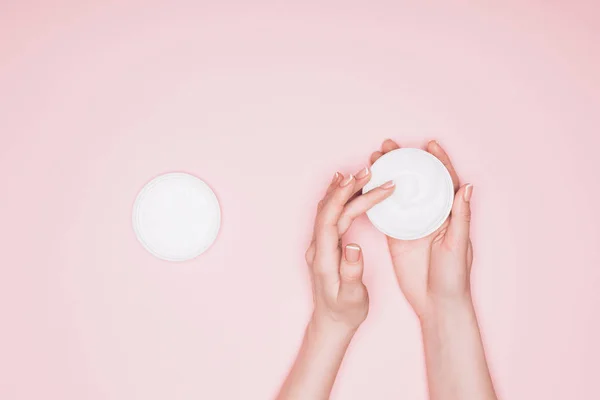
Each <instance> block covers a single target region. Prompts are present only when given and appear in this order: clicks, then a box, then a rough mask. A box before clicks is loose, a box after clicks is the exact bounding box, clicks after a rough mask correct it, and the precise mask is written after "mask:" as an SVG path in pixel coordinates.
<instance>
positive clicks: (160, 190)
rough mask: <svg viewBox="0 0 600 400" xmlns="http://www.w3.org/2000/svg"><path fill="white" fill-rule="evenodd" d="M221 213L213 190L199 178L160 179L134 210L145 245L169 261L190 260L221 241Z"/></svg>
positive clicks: (180, 175) (147, 188) (175, 175)
mask: <svg viewBox="0 0 600 400" xmlns="http://www.w3.org/2000/svg"><path fill="white" fill-rule="evenodd" d="M220 225H221V209H220V207H219V201H218V200H217V196H215V194H214V192H213V191H212V190H211V188H210V187H209V186H208V185H207V184H206V183H204V182H203V181H201V180H200V179H198V178H196V177H195V176H192V175H189V174H186V173H181V172H176V173H168V174H164V175H160V176H158V177H156V178H154V179H153V180H151V181H150V182H148V184H146V186H144V188H143V189H142V190H141V191H140V193H139V194H138V196H137V199H136V200H135V204H134V206H133V229H134V231H135V234H136V236H137V238H138V240H139V241H140V243H142V245H143V246H144V247H145V248H146V250H148V251H149V252H150V253H152V254H153V255H154V256H156V257H158V258H161V259H163V260H167V261H185V260H190V259H192V258H194V257H196V256H198V255H200V254H202V253H203V252H204V251H206V249H208V248H209V247H210V245H211V244H212V243H213V242H214V241H215V239H216V238H217V234H218V233H219V227H220Z"/></svg>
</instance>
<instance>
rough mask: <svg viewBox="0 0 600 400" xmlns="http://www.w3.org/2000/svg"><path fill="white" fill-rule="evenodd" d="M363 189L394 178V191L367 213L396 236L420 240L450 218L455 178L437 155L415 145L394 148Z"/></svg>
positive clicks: (378, 162)
mask: <svg viewBox="0 0 600 400" xmlns="http://www.w3.org/2000/svg"><path fill="white" fill-rule="evenodd" d="M372 173H373V177H372V178H371V181H370V182H369V183H368V184H367V185H366V186H365V187H364V189H363V192H364V193H366V192H368V191H369V190H371V189H373V188H375V187H377V186H379V185H381V184H383V183H385V182H387V181H390V180H393V181H394V182H395V184H396V189H395V190H394V194H393V195H392V196H391V197H389V198H388V199H386V200H384V201H383V202H381V203H379V204H378V205H376V206H375V207H373V208H372V209H371V210H369V211H368V212H367V215H368V216H369V219H370V220H371V222H372V223H373V225H375V227H377V229H379V230H380V231H382V232H383V233H385V234H386V235H388V236H392V237H394V238H396V239H403V240H412V239H419V238H421V237H424V236H427V235H429V234H430V233H432V232H434V231H435V230H436V229H437V228H439V227H440V225H441V224H442V223H443V222H444V221H445V220H446V218H447V217H448V214H450V209H451V208H452V201H453V198H454V188H453V185H452V178H451V177H450V174H449V173H448V171H447V170H446V167H444V165H443V164H442V163H441V162H440V161H439V160H438V159H437V158H435V157H434V156H433V155H431V154H429V153H428V152H426V151H423V150H420V149H414V148H403V149H398V150H394V151H392V152H389V153H387V154H385V155H384V156H382V157H381V158H380V159H379V160H377V161H376V162H375V164H373V167H372Z"/></svg>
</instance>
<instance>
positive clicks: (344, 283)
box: [339, 243, 365, 300]
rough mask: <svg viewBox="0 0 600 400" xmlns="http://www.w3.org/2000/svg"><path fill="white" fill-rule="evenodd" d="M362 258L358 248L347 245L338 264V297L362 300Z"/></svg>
mask: <svg viewBox="0 0 600 400" xmlns="http://www.w3.org/2000/svg"><path fill="white" fill-rule="evenodd" d="M362 276H363V257H362V250H361V249H360V246H359V245H357V244H354V243H351V244H347V245H346V247H345V248H344V256H343V257H342V260H341V262H340V292H339V296H340V297H344V298H347V299H350V300H351V299H353V298H354V299H356V300H358V299H359V298H362V296H363V294H364V293H363V291H364V290H365V286H364V285H363V283H362Z"/></svg>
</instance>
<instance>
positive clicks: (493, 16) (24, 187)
mask: <svg viewBox="0 0 600 400" xmlns="http://www.w3.org/2000/svg"><path fill="white" fill-rule="evenodd" d="M84 3H85V4H84ZM214 3H219V5H218V6H217V5H214ZM296 3H297V4H294V5H291V4H283V3H282V2H277V3H275V2H273V3H272V4H266V3H262V2H252V3H251V4H250V3H248V2H239V3H237V4H236V3H223V2H203V3H202V2H193V1H189V2H173V1H143V2H142V1H139V2H135V1H111V2H106V1H96V2H82V1H39V2H31V1H16V0H15V1H12V2H9V1H3V2H2V4H1V5H0V135H1V139H2V140H1V147H0V183H1V187H2V192H1V193H2V194H1V195H0V235H1V236H0V246H1V248H2V250H1V254H2V263H1V278H0V318H1V319H0V320H1V328H0V398H2V399H7V400H8V399H10V400H12V399H67V400H70V399H127V400H131V399H145V400H152V399H268V398H270V397H272V396H273V395H274V393H275V392H276V390H277V388H278V387H279V385H280V383H281V381H282V379H283V378H284V376H285V374H286V373H287V369H288V366H289V365H290V363H291V361H292V359H293V357H294V355H295V352H296V350H297V347H298V345H299V341H300V340H301V337H302V334H303V328H304V326H305V323H306V321H307V318H308V316H309V313H310V310H311V308H310V307H311V304H310V291H309V290H310V288H309V284H308V275H307V271H306V267H305V265H304V262H303V253H304V249H305V247H306V246H307V244H308V239H309V238H310V229H311V223H312V218H313V213H314V210H315V205H316V202H317V200H318V198H319V196H320V195H321V193H322V191H323V189H324V187H325V185H326V184H327V182H328V181H329V180H330V179H331V176H332V174H333V173H334V172H335V171H336V169H340V170H342V171H344V172H346V173H348V172H354V171H356V170H358V169H359V168H360V167H362V166H363V165H364V163H365V162H366V160H367V158H368V155H369V154H370V152H371V151H373V150H374V149H376V148H377V147H378V146H379V144H380V143H381V141H382V140H383V139H385V138H386V137H392V138H395V139H397V140H399V141H401V142H402V143H403V144H404V145H411V146H420V145H423V144H424V143H425V141H426V140H427V139H430V138H436V139H438V140H439V141H440V142H441V143H442V144H443V145H445V146H446V148H447V149H448V151H449V152H450V154H451V155H452V156H453V159H454V161H455V165H456V167H457V169H458V170H459V173H460V174H461V175H462V177H463V180H465V181H469V182H473V183H474V184H475V192H474V199H473V202H474V220H473V225H474V228H473V230H474V234H473V235H474V238H473V241H474V245H475V267H474V277H473V279H474V290H475V292H476V293H475V294H476V300H477V307H478V310H479V314H480V319H481V325H482V329H483V332H484V336H485V341H486V345H487V348H488V353H489V359H490V364H491V367H492V370H493V374H494V377H495V379H496V382H497V386H498V389H499V393H500V394H501V396H502V397H503V398H505V399H545V400H553V399H598V398H600V387H599V386H598V366H597V361H598V359H600V343H599V341H598V338H599V337H600V322H599V320H598V314H599V311H598V309H599V307H598V306H599V305H600V291H599V290H598V285H599V284H600V269H599V267H600V246H599V245H598V243H599V239H600V233H599V230H598V224H599V222H600V211H599V204H600V185H599V181H600V179H599V178H598V172H599V171H600V158H599V157H598V146H600V112H599V109H600V72H599V71H600V21H599V20H600V17H599V13H600V7H599V6H598V4H595V5H594V4H593V3H594V2H593V1H590V2H587V4H586V2H567V1H564V2H559V1H554V2H534V1H527V2H523V1H515V2H497V3H496V4H495V5H492V4H491V3H488V4H487V5H482V4H481V3H480V4H479V5H475V4H471V5H469V6H466V5H464V4H459V3H458V2H457V3H452V2H448V1H440V2H438V3H437V4H434V3H431V2H427V3H428V4H427V5H425V4H424V2H423V3H421V2H418V3H417V2H410V3H408V2H407V3H405V4H402V3H399V2H391V1H389V2H367V1H364V2H362V3H358V2H347V1H344V2H341V1H340V2H339V3H337V4H334V3H328V4H325V3H320V4H316V5H309V4H306V3H305V4H302V3H304V2H300V1H298V2H296ZM173 170H183V171H187V172H190V173H193V174H195V175H197V176H199V177H201V178H202V179H204V180H205V181H206V182H208V183H209V184H210V185H211V186H212V187H213V188H214V189H215V191H216V193H217V195H218V197H219V199H220V201H221V205H222V209H223V224H222V229H221V232H220V234H219V238H218V240H217V242H216V243H215V244H214V246H213V247H212V248H211V249H210V251H209V252H208V253H206V254H204V255H202V256H201V257H199V258H197V259H196V260H193V261H191V262H186V263H183V264H173V263H168V262H164V261H160V260H158V259H155V258H154V257H152V256H151V255H150V254H149V253H147V252H146V251H145V250H143V248H142V247H141V246H140V245H139V244H138V243H137V241H136V239H135V236H134V234H133V231H132V228H131V222H130V220H131V206H132V203H133V200H134V198H135V196H136V194H137V192H138V191H139V190H140V188H141V187H142V186H143V185H144V183H145V182H147V181H148V180H149V179H151V178H152V177H154V176H156V175H157V174H160V173H163V172H167V171H173ZM350 239H352V240H355V241H357V242H358V243H360V244H361V245H362V246H363V247H364V251H365V258H366V260H367V266H366V276H365V280H366V283H367V286H368V288H369V291H370V295H371V311H370V314H369V318H368V319H367V322H366V323H365V324H364V325H363V327H362V328H361V330H360V331H359V334H358V335H357V337H356V338H355V341H354V342H353V344H352V347H351V349H350V351H349V354H348V355H347V358H346V360H345V363H344V365H343V368H342V371H341V373H340V376H339V378H338V382H337V384H336V388H335V393H334V396H333V397H334V398H336V399H383V400H385V399H393V398H396V399H411V400H412V399H424V398H425V380H424V370H423V360H422V355H421V344H420V336H419V331H418V326H417V322H416V320H415V317H414V316H413V314H412V312H411V310H410V309H409V308H408V306H407V304H406V301H405V300H404V298H403V297H402V296H401V294H400V292H399V290H398V288H397V285H396V282H395V279H394V276H393V272H392V269H391V266H390V262H389V259H388V255H387V252H386V246H385V241H384V238H383V236H382V235H380V234H379V233H378V232H376V231H375V230H374V228H373V227H371V226H370V225H369V223H368V221H366V220H365V219H362V220H360V221H359V222H358V223H357V224H356V226H355V227H354V229H353V231H352V232H351V234H350V238H349V240H350Z"/></svg>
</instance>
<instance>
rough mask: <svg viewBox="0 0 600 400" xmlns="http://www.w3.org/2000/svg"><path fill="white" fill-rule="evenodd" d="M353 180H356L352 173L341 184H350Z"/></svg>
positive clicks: (342, 185)
mask: <svg viewBox="0 0 600 400" xmlns="http://www.w3.org/2000/svg"><path fill="white" fill-rule="evenodd" d="M352 180H354V175H352V174H350V175H348V176H347V177H346V178H345V179H344V180H343V181H342V182H341V183H340V186H341V187H344V186H348V185H349V184H350V182H352Z"/></svg>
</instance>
